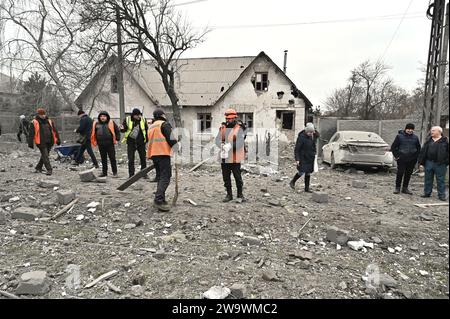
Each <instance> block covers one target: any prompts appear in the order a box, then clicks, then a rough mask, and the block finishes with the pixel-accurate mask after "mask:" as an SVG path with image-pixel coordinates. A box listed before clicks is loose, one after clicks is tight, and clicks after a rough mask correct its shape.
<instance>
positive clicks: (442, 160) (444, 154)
mask: <svg viewBox="0 0 450 319" xmlns="http://www.w3.org/2000/svg"><path fill="white" fill-rule="evenodd" d="M432 143H437V146H438V149H437V160H436V162H437V163H439V164H445V165H448V162H449V158H448V157H449V155H448V138H447V137H445V136H442V137H441V138H440V139H439V140H437V141H436V142H434V141H433V139H432V138H431V137H430V138H429V139H428V140H427V141H426V142H425V144H424V145H423V147H422V150H421V152H420V155H419V164H420V165H425V161H427V160H428V158H427V157H428V156H427V153H428V148H429V147H430V144H432Z"/></svg>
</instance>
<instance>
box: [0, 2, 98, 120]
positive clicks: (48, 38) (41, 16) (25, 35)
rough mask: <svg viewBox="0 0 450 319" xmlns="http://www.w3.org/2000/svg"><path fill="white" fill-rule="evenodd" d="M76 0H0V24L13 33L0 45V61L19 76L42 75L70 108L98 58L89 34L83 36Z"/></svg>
mask: <svg viewBox="0 0 450 319" xmlns="http://www.w3.org/2000/svg"><path fill="white" fill-rule="evenodd" d="M79 5H80V1H78V0H29V1H16V0H3V1H1V2H0V12H1V15H0V20H1V23H0V24H1V25H3V26H4V25H5V24H10V25H11V27H12V28H13V29H14V30H15V32H16V36H14V37H9V38H7V39H5V40H4V41H3V43H2V45H1V47H0V50H1V53H2V55H1V62H2V63H3V64H7V65H8V66H9V67H10V68H11V69H12V70H13V71H15V72H16V73H18V74H19V77H26V76H27V75H28V74H30V73H32V72H39V73H43V74H46V75H47V76H48V77H49V78H50V82H51V84H53V85H55V87H56V88H57V90H58V92H59V94H60V95H61V97H62V99H63V101H64V102H65V104H66V105H67V106H69V107H70V108H71V109H72V110H74V111H76V110H78V108H77V107H76V106H75V104H74V103H73V97H74V95H75V94H76V91H77V90H79V88H80V87H81V86H82V85H83V83H85V82H86V81H87V80H88V79H89V76H90V75H91V74H92V73H93V72H95V71H93V70H94V69H96V68H97V67H98V66H99V65H100V63H101V61H102V59H101V58H99V57H100V55H98V54H94V53H96V52H97V51H96V50H93V49H94V45H95V42H94V40H95V39H93V38H92V37H83V36H82V33H81V31H83V30H82V28H81V25H80V23H79V21H80V16H79V13H78V12H77V10H78V7H79Z"/></svg>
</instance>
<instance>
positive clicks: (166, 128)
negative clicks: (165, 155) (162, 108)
mask: <svg viewBox="0 0 450 319" xmlns="http://www.w3.org/2000/svg"><path fill="white" fill-rule="evenodd" d="M156 121H164V123H163V124H162V125H161V133H162V135H164V137H165V138H166V141H167V143H168V144H169V145H170V147H173V146H174V145H175V144H177V143H178V141H177V140H176V139H173V136H172V125H170V123H169V122H167V120H166V119H165V118H162V117H156V118H154V119H153V123H154V122H156Z"/></svg>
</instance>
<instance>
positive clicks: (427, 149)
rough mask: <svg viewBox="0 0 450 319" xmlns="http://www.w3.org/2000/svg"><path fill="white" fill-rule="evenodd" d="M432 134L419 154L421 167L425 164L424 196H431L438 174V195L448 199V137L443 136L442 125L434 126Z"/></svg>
mask: <svg viewBox="0 0 450 319" xmlns="http://www.w3.org/2000/svg"><path fill="white" fill-rule="evenodd" d="M430 135H431V136H430V137H429V138H428V139H427V141H426V142H425V144H424V145H423V147H422V151H421V152H420V155H419V165H420V167H421V168H422V169H423V168H424V166H425V184H424V193H423V195H422V197H430V196H431V192H432V190H433V180H434V176H435V175H436V182H437V190H438V197H439V199H440V200H442V201H446V200H447V196H446V194H445V175H446V174H447V166H448V163H449V154H448V138H447V137H445V136H442V128H441V127H440V126H433V127H432V128H431V131H430Z"/></svg>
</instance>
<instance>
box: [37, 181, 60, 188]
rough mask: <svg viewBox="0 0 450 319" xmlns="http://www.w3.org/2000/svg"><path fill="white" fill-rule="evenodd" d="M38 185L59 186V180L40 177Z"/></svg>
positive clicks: (44, 186) (43, 186) (45, 186)
mask: <svg viewBox="0 0 450 319" xmlns="http://www.w3.org/2000/svg"><path fill="white" fill-rule="evenodd" d="M38 185H39V187H42V188H54V187H59V181H57V180H54V179H42V180H40V181H39V184H38Z"/></svg>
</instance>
